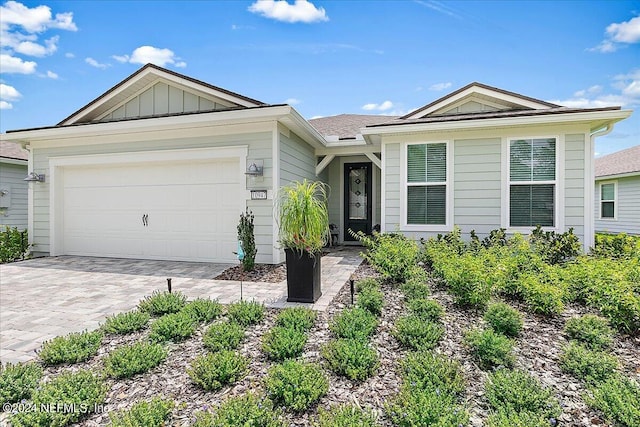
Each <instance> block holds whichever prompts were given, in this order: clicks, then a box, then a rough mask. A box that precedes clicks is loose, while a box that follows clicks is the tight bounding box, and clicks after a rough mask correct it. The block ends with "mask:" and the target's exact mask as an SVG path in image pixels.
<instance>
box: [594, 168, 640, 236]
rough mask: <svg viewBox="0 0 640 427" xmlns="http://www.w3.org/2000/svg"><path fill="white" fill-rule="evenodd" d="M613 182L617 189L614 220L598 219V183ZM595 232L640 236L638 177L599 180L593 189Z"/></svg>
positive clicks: (639, 177)
mask: <svg viewBox="0 0 640 427" xmlns="http://www.w3.org/2000/svg"><path fill="white" fill-rule="evenodd" d="M604 182H615V183H616V189H617V198H616V204H617V206H616V213H617V216H616V218H615V219H601V218H600V183H604ZM594 200H595V207H594V212H595V216H594V218H595V224H596V227H595V228H596V231H597V232H602V233H627V234H636V235H640V175H638V176H629V177H623V178H617V179H616V178H613V179H599V180H597V181H596V189H595V196H594Z"/></svg>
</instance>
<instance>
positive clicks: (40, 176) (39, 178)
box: [23, 172, 44, 182]
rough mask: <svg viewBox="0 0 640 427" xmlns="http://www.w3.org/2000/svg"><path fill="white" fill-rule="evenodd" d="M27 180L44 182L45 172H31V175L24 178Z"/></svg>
mask: <svg viewBox="0 0 640 427" xmlns="http://www.w3.org/2000/svg"><path fill="white" fill-rule="evenodd" d="M23 181H27V182H44V174H37V173H35V172H30V173H29V175H27V177H26V178H25V179H24V180H23Z"/></svg>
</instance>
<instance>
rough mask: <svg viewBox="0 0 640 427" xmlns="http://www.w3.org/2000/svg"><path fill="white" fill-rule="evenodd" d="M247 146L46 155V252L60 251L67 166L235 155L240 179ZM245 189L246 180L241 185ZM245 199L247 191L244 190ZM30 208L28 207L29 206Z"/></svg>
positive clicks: (62, 248)
mask: <svg viewBox="0 0 640 427" xmlns="http://www.w3.org/2000/svg"><path fill="white" fill-rule="evenodd" d="M247 153H248V147H247V146H246V145H239V146H234V147H219V148H194V149H184V150H158V151H142V152H129V153H110V154H89V155H79V156H63V157H51V158H49V176H48V177H47V178H48V181H49V209H50V219H49V233H50V234H49V236H50V237H49V244H50V249H49V254H50V255H51V256H56V255H61V254H63V253H64V236H63V233H62V232H61V230H62V226H63V220H64V218H63V214H62V211H63V208H64V171H65V167H69V166H86V165H114V164H115V165H123V164H132V163H154V162H171V161H188V160H202V159H212V160H214V159H225V158H238V159H239V165H238V173H239V175H240V176H239V179H240V182H245V175H244V170H245V165H246V163H247ZM243 187H245V189H246V184H245V185H244V186H243ZM245 193H247V194H245V197H244V198H245V199H247V198H248V192H247V191H245ZM30 211H32V209H30Z"/></svg>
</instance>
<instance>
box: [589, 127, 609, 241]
mask: <svg viewBox="0 0 640 427" xmlns="http://www.w3.org/2000/svg"><path fill="white" fill-rule="evenodd" d="M613 126H614V124H613V123H608V124H607V125H606V127H605V128H601V129H598V130H596V131H595V132H591V134H590V135H589V157H587V158H585V165H584V166H585V167H584V206H585V209H584V249H585V252H586V251H587V250H588V249H589V247H593V246H594V245H595V232H596V230H595V227H596V225H595V218H594V216H595V212H594V211H595V201H594V198H595V191H596V178H595V142H596V138H597V137H599V136H605V135H608V134H609V133H611V131H612V130H613ZM585 151H586V150H585Z"/></svg>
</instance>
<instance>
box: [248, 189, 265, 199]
mask: <svg viewBox="0 0 640 427" xmlns="http://www.w3.org/2000/svg"><path fill="white" fill-rule="evenodd" d="M251 200H267V190H251Z"/></svg>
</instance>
